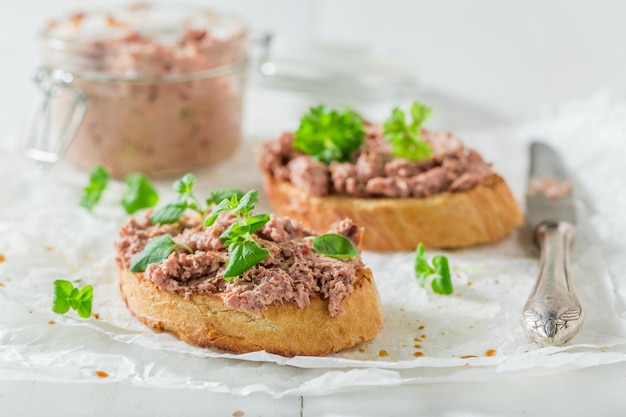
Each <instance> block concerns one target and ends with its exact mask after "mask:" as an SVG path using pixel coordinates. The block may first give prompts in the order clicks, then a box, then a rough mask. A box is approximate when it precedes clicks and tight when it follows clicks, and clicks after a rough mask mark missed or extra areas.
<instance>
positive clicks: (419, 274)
mask: <svg viewBox="0 0 626 417" xmlns="http://www.w3.org/2000/svg"><path fill="white" fill-rule="evenodd" d="M432 262H433V266H431V265H429V264H428V259H427V258H426V250H425V249H424V245H423V244H421V243H420V244H419V245H417V249H416V251H415V278H417V279H418V281H419V284H420V286H422V287H424V286H425V285H426V281H427V280H428V278H430V277H433V281H432V282H431V287H432V289H433V291H434V292H436V293H437V294H443V295H447V294H452V291H453V288H452V279H451V277H450V268H449V266H448V258H447V257H445V256H442V255H436V256H434V257H433V260H432Z"/></svg>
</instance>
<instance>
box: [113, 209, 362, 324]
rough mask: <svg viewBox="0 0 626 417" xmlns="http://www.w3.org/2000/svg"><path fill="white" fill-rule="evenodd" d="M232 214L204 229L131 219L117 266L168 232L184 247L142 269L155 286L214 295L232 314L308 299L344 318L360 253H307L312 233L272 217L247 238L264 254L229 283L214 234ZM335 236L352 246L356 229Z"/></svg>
mask: <svg viewBox="0 0 626 417" xmlns="http://www.w3.org/2000/svg"><path fill="white" fill-rule="evenodd" d="M235 221H236V217H235V215H234V214H232V213H230V212H226V213H222V214H220V215H219V217H218V218H217V220H216V222H215V223H214V224H213V225H212V226H210V227H207V228H205V227H203V226H202V225H201V222H200V219H199V218H197V217H191V216H189V215H188V216H185V217H183V218H182V219H181V220H180V221H178V222H177V223H174V224H171V225H154V224H152V223H151V222H150V220H149V218H148V216H146V217H145V218H143V219H139V220H137V219H135V218H131V219H129V220H128V221H127V223H126V224H125V225H124V226H123V227H122V229H121V230H120V235H119V239H118V241H117V242H116V243H115V245H116V248H117V250H118V256H117V259H116V261H117V263H118V265H119V266H120V267H124V268H128V266H129V265H130V263H131V260H132V258H133V257H134V256H135V255H137V254H138V253H139V252H141V251H142V250H143V249H144V247H145V246H146V244H147V242H148V241H149V240H150V239H151V238H153V237H156V236H159V235H163V234H170V235H171V236H172V238H173V240H174V241H175V242H177V243H181V244H184V245H187V246H189V247H190V248H191V249H192V250H193V253H189V252H187V251H185V250H184V249H177V250H175V251H174V252H172V253H171V254H170V255H169V257H167V258H166V259H165V260H164V261H162V262H161V263H158V264H157V263H153V264H150V265H148V267H147V268H146V270H145V272H144V273H143V276H144V278H145V279H147V280H150V281H152V282H153V283H154V284H155V285H156V286H157V287H158V288H160V289H162V290H165V291H169V292H174V293H179V294H181V295H183V296H184V297H185V298H188V297H189V296H191V295H193V294H201V295H210V294H219V295H220V296H221V297H222V299H223V301H224V303H225V304H226V305H227V306H229V307H230V308H232V309H241V310H244V311H250V312H257V313H258V312H262V311H264V310H265V309H267V308H268V307H269V306H270V305H272V304H282V303H295V304H296V305H297V306H298V307H300V308H304V307H306V306H308V305H309V303H310V301H311V297H312V296H319V297H320V298H321V299H326V300H328V302H329V305H328V311H329V313H330V316H331V317H337V316H340V315H341V314H342V313H343V307H342V305H341V301H342V300H343V299H344V297H346V296H347V295H348V294H350V293H351V292H352V291H353V288H354V287H353V284H354V280H355V279H356V275H357V272H358V271H359V270H360V269H362V268H363V262H362V260H361V258H360V256H357V257H354V258H349V259H336V258H330V257H326V256H324V255H320V254H318V253H316V252H315V251H313V250H312V240H311V239H308V238H309V237H314V236H315V235H316V234H315V233H313V232H312V231H310V230H306V229H304V228H303V227H302V225H301V224H300V223H299V222H297V221H295V220H292V219H290V218H287V217H279V216H275V215H271V216H270V221H269V222H268V223H267V224H265V225H264V226H263V228H261V229H260V230H259V231H258V232H256V233H255V234H254V235H253V236H254V239H255V240H256V241H257V242H258V244H259V245H260V246H261V247H263V248H265V249H267V250H268V251H269V253H270V255H269V256H268V257H267V258H266V259H265V260H263V261H262V262H261V263H259V264H257V265H256V266H254V267H252V268H251V269H249V270H248V271H246V272H244V273H243V274H241V275H239V276H237V277H235V278H234V279H232V280H231V281H226V280H225V279H224V269H225V266H226V263H227V261H228V251H227V249H226V248H225V247H224V245H223V244H222V242H221V241H220V238H219V236H220V235H221V234H222V233H223V232H224V231H225V230H226V229H227V228H228V227H229V226H230V225H231V224H233V223H234V222H235ZM333 231H334V232H336V233H338V234H341V235H343V236H345V237H347V238H348V239H351V240H352V241H353V242H354V243H358V240H359V239H360V229H359V228H358V227H357V226H355V225H354V223H352V221H350V220H344V221H341V222H339V223H337V224H336V225H335V228H334V230H333Z"/></svg>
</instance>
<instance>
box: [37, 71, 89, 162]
mask: <svg viewBox="0 0 626 417" xmlns="http://www.w3.org/2000/svg"><path fill="white" fill-rule="evenodd" d="M32 79H33V82H34V83H35V84H36V85H37V86H38V87H39V89H40V90H41V92H42V93H43V97H42V100H41V103H40V105H39V107H38V108H37V109H36V112H35V114H34V116H33V120H32V124H31V126H30V130H29V132H28V136H27V139H26V155H27V156H28V157H30V158H31V159H34V160H36V161H38V162H41V163H45V164H53V163H56V162H58V161H59V160H60V159H61V157H63V154H64V153H65V151H66V150H67V147H68V146H69V144H70V142H71V141H72V139H73V138H74V135H75V134H76V130H77V129H78V127H79V126H80V122H81V120H82V118H83V115H84V113H85V107H86V106H87V97H86V95H85V93H84V92H83V91H82V90H81V89H79V88H78V87H76V86H75V85H74V75H73V74H72V73H70V72H66V71H62V70H59V69H53V68H49V67H38V68H36V69H35V70H34V71H33V72H32ZM59 99H63V100H69V106H68V107H67V110H66V111H65V114H64V115H61V116H62V117H60V118H58V119H57V118H56V117H55V116H56V114H53V111H54V107H55V106H54V105H55V100H59ZM56 104H59V103H56ZM57 110H58V109H57ZM55 131H56V132H58V133H55Z"/></svg>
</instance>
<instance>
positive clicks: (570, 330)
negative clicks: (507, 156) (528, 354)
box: [522, 142, 584, 346]
mask: <svg viewBox="0 0 626 417" xmlns="http://www.w3.org/2000/svg"><path fill="white" fill-rule="evenodd" d="M528 183H529V185H528V190H527V195H526V208H527V213H526V227H528V228H529V229H530V230H531V231H532V233H533V238H534V242H535V244H537V245H539V248H540V259H539V275H538V276H537V280H536V281H535V285H534V287H533V289H532V291H531V293H530V296H529V298H528V301H527V302H526V305H525V306H524V308H523V310H522V327H523V329H524V330H525V332H526V334H527V335H528V337H529V338H530V339H531V340H532V341H534V342H536V343H538V344H540V345H541V346H561V345H563V344H565V343H567V342H568V341H569V340H571V339H572V338H573V337H574V336H575V335H576V334H577V333H578V330H579V329H580V327H581V325H582V322H583V317H584V315H583V310H582V306H581V305H580V302H579V301H578V297H577V296H576V292H575V290H574V286H573V284H572V279H571V276H570V257H571V249H572V245H573V242H574V233H575V225H576V207H575V204H574V199H573V196H572V191H573V190H572V182H571V181H570V179H569V175H568V172H567V170H566V168H565V166H564V164H563V162H562V161H561V159H560V158H559V155H558V154H557V153H556V151H555V150H554V149H552V148H551V147H550V146H548V145H546V144H545V143H542V142H533V143H532V144H531V146H530V170H529V182H528Z"/></svg>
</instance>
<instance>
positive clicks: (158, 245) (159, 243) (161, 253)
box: [130, 234, 193, 272]
mask: <svg viewBox="0 0 626 417" xmlns="http://www.w3.org/2000/svg"><path fill="white" fill-rule="evenodd" d="M177 247H181V248H185V249H186V250H187V251H189V252H193V251H192V250H191V248H189V247H187V246H185V245H181V244H179V243H176V242H174V240H173V239H172V236H170V235H167V234H166V235H161V236H157V237H155V238H152V239H150V241H149V242H148V243H147V244H146V247H145V248H144V249H143V251H141V252H140V253H138V254H137V256H135V258H134V259H133V261H132V263H131V264H130V272H143V271H145V270H146V268H147V267H148V265H150V264H154V263H160V262H161V261H162V260H164V259H165V258H167V257H168V256H169V255H170V253H172V252H173V251H174V249H176V248H177Z"/></svg>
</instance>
